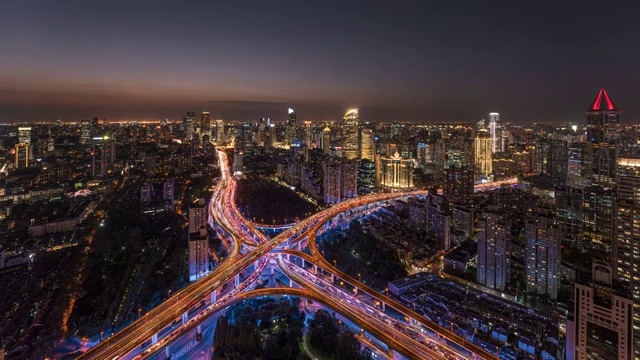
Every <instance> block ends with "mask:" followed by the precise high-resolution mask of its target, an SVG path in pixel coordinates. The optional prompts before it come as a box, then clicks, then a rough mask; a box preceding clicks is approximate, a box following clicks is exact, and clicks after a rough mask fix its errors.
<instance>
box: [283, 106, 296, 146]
mask: <svg viewBox="0 0 640 360" xmlns="http://www.w3.org/2000/svg"><path fill="white" fill-rule="evenodd" d="M288 113H289V115H288V118H287V123H286V124H285V130H284V131H285V132H284V143H285V144H286V145H294V144H295V143H296V140H298V139H297V135H298V128H299V125H298V114H297V113H296V112H295V111H294V110H293V109H291V108H289V110H288Z"/></svg>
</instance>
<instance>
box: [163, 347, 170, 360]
mask: <svg viewBox="0 0 640 360" xmlns="http://www.w3.org/2000/svg"><path fill="white" fill-rule="evenodd" d="M164 356H165V359H167V360H170V359H171V350H169V345H167V347H166V348H164Z"/></svg>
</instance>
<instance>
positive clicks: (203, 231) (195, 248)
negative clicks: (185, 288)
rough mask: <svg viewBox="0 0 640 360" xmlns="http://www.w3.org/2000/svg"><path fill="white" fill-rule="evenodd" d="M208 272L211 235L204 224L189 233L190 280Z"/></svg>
mask: <svg viewBox="0 0 640 360" xmlns="http://www.w3.org/2000/svg"><path fill="white" fill-rule="evenodd" d="M189 225H191V223H189ZM208 272H209V237H208V234H207V228H206V227H204V226H202V227H200V228H198V229H197V230H196V231H195V232H191V233H189V281H195V280H197V279H199V278H201V277H202V276H204V275H206V274H207V273H208Z"/></svg>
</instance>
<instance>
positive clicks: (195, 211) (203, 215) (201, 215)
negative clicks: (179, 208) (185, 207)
mask: <svg viewBox="0 0 640 360" xmlns="http://www.w3.org/2000/svg"><path fill="white" fill-rule="evenodd" d="M201 226H204V227H206V226H207V206H206V202H205V201H204V199H198V200H196V201H194V202H193V203H191V204H189V234H191V233H194V232H197V231H199V230H198V229H200V227H201Z"/></svg>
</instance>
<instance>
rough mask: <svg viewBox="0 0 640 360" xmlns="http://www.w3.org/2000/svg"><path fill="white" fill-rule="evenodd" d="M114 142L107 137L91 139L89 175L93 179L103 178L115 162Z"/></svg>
mask: <svg viewBox="0 0 640 360" xmlns="http://www.w3.org/2000/svg"><path fill="white" fill-rule="evenodd" d="M115 158H116V141H115V139H113V138H111V137H109V136H108V135H103V136H96V137H94V138H92V147H91V173H92V175H93V178H97V177H100V178H105V177H107V175H108V173H109V169H110V168H111V166H112V165H113V163H114V162H115Z"/></svg>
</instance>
